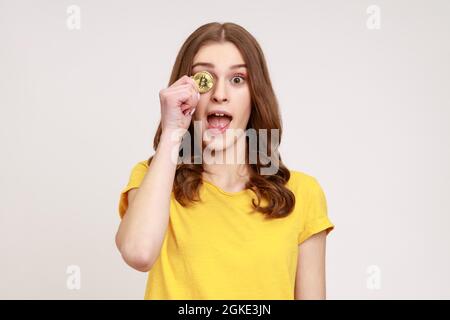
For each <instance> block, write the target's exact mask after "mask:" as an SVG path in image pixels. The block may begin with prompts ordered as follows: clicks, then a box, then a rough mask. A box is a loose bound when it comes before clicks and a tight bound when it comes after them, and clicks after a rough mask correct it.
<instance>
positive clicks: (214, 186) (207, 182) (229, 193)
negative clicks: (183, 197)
mask: <svg viewBox="0 0 450 320" xmlns="http://www.w3.org/2000/svg"><path fill="white" fill-rule="evenodd" d="M202 181H203V182H204V183H205V184H206V185H208V186H210V187H212V188H213V189H215V190H216V191H218V192H220V193H222V194H224V195H226V196H229V197H234V196H239V195H243V194H246V193H247V192H248V189H243V190H241V191H225V190H223V189H222V188H220V187H219V186H216V185H215V184H214V183H212V182H210V181H208V180H206V179H202Z"/></svg>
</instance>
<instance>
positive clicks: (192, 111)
mask: <svg viewBox="0 0 450 320" xmlns="http://www.w3.org/2000/svg"><path fill="white" fill-rule="evenodd" d="M194 111H195V108H194V109H192V110H191V112H190V113H189V115H190V116H192V114H193V113H194Z"/></svg>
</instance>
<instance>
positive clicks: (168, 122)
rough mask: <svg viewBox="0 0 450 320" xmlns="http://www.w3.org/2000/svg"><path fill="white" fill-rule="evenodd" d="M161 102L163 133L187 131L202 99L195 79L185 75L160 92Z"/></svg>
mask: <svg viewBox="0 0 450 320" xmlns="http://www.w3.org/2000/svg"><path fill="white" fill-rule="evenodd" d="M159 100H160V103H161V127H162V131H163V133H170V132H175V131H179V130H180V129H181V131H182V132H185V131H186V130H187V129H188V128H189V125H190V123H191V119H192V114H193V113H194V111H195V108H196V106H197V104H198V101H199V100H200V92H199V91H198V88H197V84H196V83H195V81H194V80H193V79H192V78H190V77H188V76H187V75H184V76H183V77H181V78H180V79H178V80H177V81H176V82H174V83H173V84H172V85H171V86H170V87H168V88H165V89H162V90H161V91H160V92H159Z"/></svg>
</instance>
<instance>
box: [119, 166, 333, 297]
mask: <svg viewBox="0 0 450 320" xmlns="http://www.w3.org/2000/svg"><path fill="white" fill-rule="evenodd" d="M147 169H148V165H147V160H143V161H140V162H138V163H137V164H136V165H135V166H134V167H133V169H132V171H131V174H130V178H129V182H128V184H127V186H126V187H125V188H124V189H123V190H122V193H121V195H120V203H119V214H120V217H121V218H122V217H123V215H124V214H125V212H126V209H127V206H128V202H127V192H128V191H129V190H130V189H132V188H137V187H139V185H140V183H141V181H142V179H143V178H144V175H145V174H146V172H147ZM290 172H291V178H290V180H289V181H288V183H287V187H288V188H289V189H290V190H291V191H293V192H294V194H295V197H296V203H295V208H294V210H293V212H291V213H290V214H289V215H288V216H287V217H284V218H278V219H267V218H265V215H264V214H262V213H260V212H256V211H255V212H253V213H250V211H251V206H252V205H251V199H252V198H254V199H256V196H255V195H254V193H253V192H252V191H251V190H242V191H239V192H227V191H224V190H222V189H221V188H219V187H218V186H216V185H214V184H212V183H211V182H209V181H206V180H204V183H203V185H202V186H201V187H200V198H201V200H202V202H201V203H195V204H194V205H193V206H192V207H190V208H184V207H182V206H181V205H180V204H179V203H178V202H177V201H176V199H175V197H174V194H173V192H172V194H171V201H170V213H169V225H168V228H167V231H166V234H165V238H164V241H163V244H162V247H161V252H160V255H159V257H158V259H157V261H156V262H155V264H154V265H153V267H152V269H151V270H150V271H149V272H148V279H147V284H146V290H145V296H144V299H152V300H166V299H171V300H172V299H177V300H181V299H200V300H205V299H207V300H213V299H214V300H216V299H217V300H222V299H223V300H225V299H227V300H229V299H238V300H244V299H255V300H267V299H274V300H275V299H283V300H292V299H294V291H295V277H296V270H297V258H298V246H299V244H300V243H302V242H303V241H305V240H306V239H308V238H309V237H310V236H312V235H313V234H316V233H318V232H320V231H323V230H327V234H328V233H329V232H330V231H331V230H333V229H334V225H333V224H332V222H331V221H330V220H329V218H328V216H327V203H326V199H325V195H324V192H323V190H322V188H321V186H320V185H319V183H318V181H317V180H316V179H315V178H314V177H312V176H310V175H307V174H305V173H302V172H299V171H294V170H290ZM262 204H263V205H266V204H267V202H266V201H265V200H264V199H262Z"/></svg>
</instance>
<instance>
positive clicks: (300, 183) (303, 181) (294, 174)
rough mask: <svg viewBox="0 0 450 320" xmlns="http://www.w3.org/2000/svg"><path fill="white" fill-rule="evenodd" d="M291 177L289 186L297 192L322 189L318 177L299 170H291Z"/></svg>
mask: <svg viewBox="0 0 450 320" xmlns="http://www.w3.org/2000/svg"><path fill="white" fill-rule="evenodd" d="M289 172H290V177H289V181H288V184H289V186H290V187H292V188H293V189H294V190H295V191H297V192H308V191H311V190H316V189H317V188H320V184H319V181H318V180H317V178H316V176H315V175H313V174H311V173H309V172H305V171H302V170H298V169H289Z"/></svg>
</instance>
